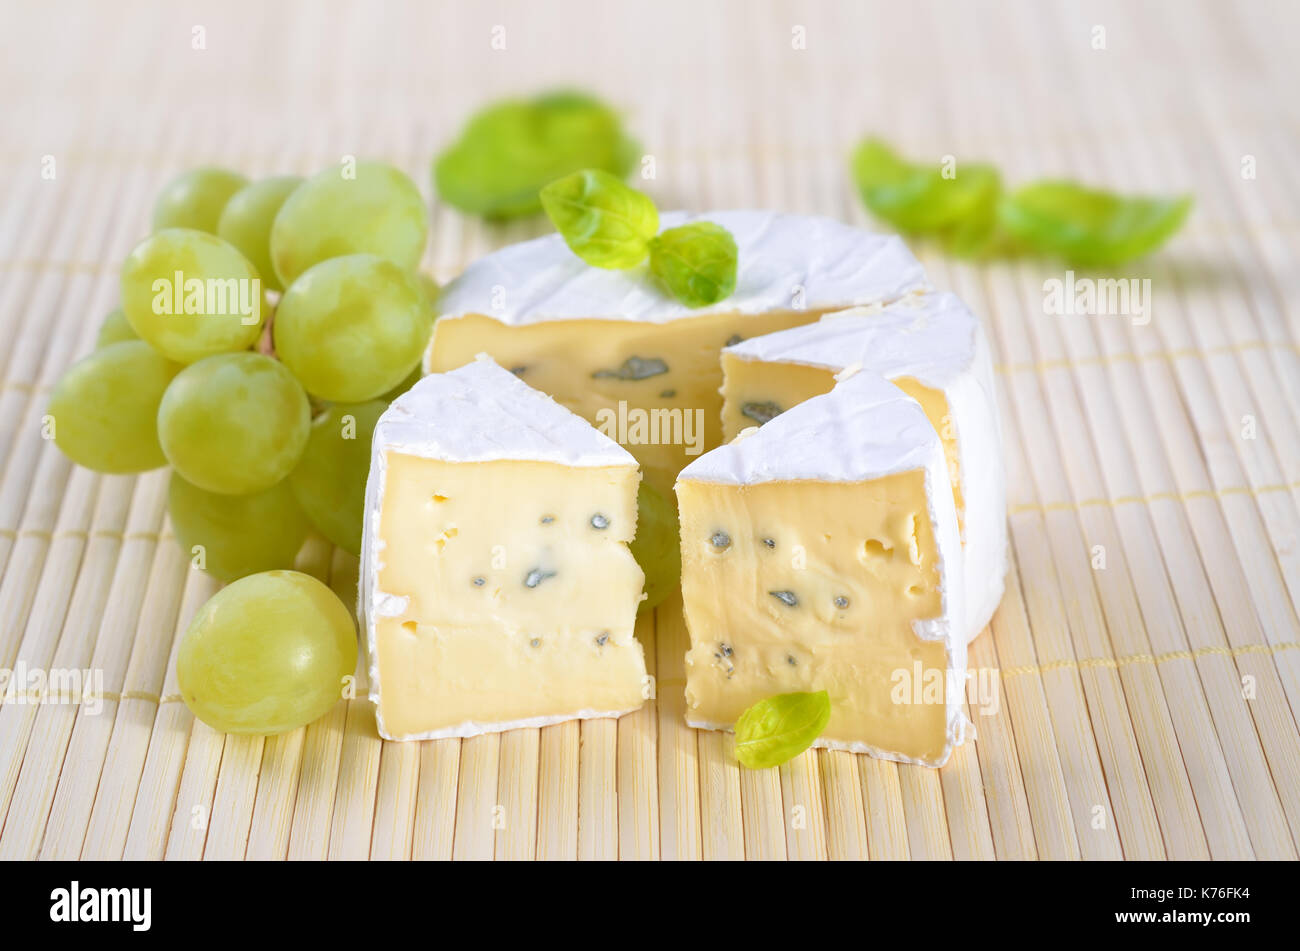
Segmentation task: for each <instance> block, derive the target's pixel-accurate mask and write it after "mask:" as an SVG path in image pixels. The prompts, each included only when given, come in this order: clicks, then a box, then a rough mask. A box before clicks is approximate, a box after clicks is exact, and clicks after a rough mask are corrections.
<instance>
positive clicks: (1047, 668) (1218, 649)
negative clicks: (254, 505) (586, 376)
mask: <svg viewBox="0 0 1300 951" xmlns="http://www.w3.org/2000/svg"><path fill="white" fill-rule="evenodd" d="M1293 650H1300V641H1286V642H1284V643H1281V644H1243V645H1241V646H1240V647H1223V646H1220V645H1207V646H1205V647H1198V648H1196V649H1195V650H1178V651H1167V652H1166V653H1163V654H1128V655H1126V656H1124V657H1085V658H1083V659H1082V660H1072V659H1064V660H1049V661H1047V662H1045V663H1042V664H1026V665H1023V666H1020V667H1003V668H1001V669H1000V670H999V673H1000V674H1001V676H1003V677H1018V676H1022V675H1025V674H1045V673H1050V672H1052V671H1055V670H1090V669H1097V668H1104V669H1106V670H1117V669H1118V668H1120V667H1126V666H1130V665H1132V664H1163V663H1165V662H1166V661H1171V660H1196V659H1197V658H1200V657H1210V656H1214V655H1230V656H1232V657H1241V656H1243V655H1245V654H1280V653H1282V652H1283V651H1293ZM685 683H686V681H685V680H683V679H681V678H680V677H668V678H665V679H663V680H657V681H656V682H655V684H656V686H657V687H680V686H684V685H685ZM367 689H368V688H367ZM16 695H17V696H20V697H23V698H24V699H27V700H41V699H45V701H46V702H47V703H48V702H50V700H49V695H47V694H42V693H41V692H40V691H39V690H23V691H16ZM93 696H94V698H95V699H98V700H107V701H109V702H110V703H120V702H122V701H123V700H143V701H145V702H146V703H153V704H157V705H159V706H162V705H163V704H167V703H184V702H185V698H184V697H182V696H181V695H180V694H178V693H169V694H163V695H162V696H159V695H158V694H156V693H150V692H149V691H146V690H125V691H122V692H121V693H114V692H112V691H108V690H105V691H103V692H102V693H98V694H94V695H93ZM57 699H58V702H59V703H67V704H74V703H77V702H78V701H80V700H81V699H82V696H81V694H75V693H67V692H61V693H59V694H58V695H57ZM353 699H356V700H366V699H367V698H366V697H364V696H362V695H360V694H358V696H356V697H355V698H353ZM3 705H4V697H3V696H2V695H0V706H3Z"/></svg>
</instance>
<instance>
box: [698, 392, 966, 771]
mask: <svg viewBox="0 0 1300 951" xmlns="http://www.w3.org/2000/svg"><path fill="white" fill-rule="evenodd" d="M676 488H677V497H678V504H679V506H680V511H681V533H682V536H681V537H682V596H683V600H684V603H685V610H686V624H687V628H688V630H689V632H690V642H691V643H690V650H689V651H688V653H687V655H686V705H687V711H686V718H687V722H688V723H689V724H690V725H691V726H695V727H700V728H705V729H729V728H731V726H732V725H733V724H734V723H735V721H736V719H737V718H738V717H739V716H740V714H741V713H742V712H743V711H744V710H745V709H746V708H747V707H749V706H751V705H752V704H754V703H756V702H758V701H759V700H762V699H763V698H765V697H770V696H772V695H775V694H781V693H791V692H800V691H815V690H826V691H827V692H828V693H829V694H830V698H831V718H830V723H829V725H828V726H827V728H826V730H825V732H824V733H823V735H822V736H821V738H820V739H818V740H817V742H816V744H815V745H817V746H823V747H829V748H831V749H844V750H852V751H854V752H860V753H869V754H871V755H874V756H880V757H884V758H886V759H893V760H898V761H901V762H908V763H920V764H924V765H927V766H939V765H942V764H943V763H944V762H945V761H947V759H948V756H949V754H950V753H951V751H952V749H953V747H954V746H956V745H957V744H959V743H961V742H962V741H963V739H964V738H965V736H966V733H967V730H968V728H969V723H968V721H967V720H966V717H965V715H964V714H963V712H962V702H963V699H964V687H965V671H966V637H965V630H964V627H963V618H964V614H963V611H964V604H963V590H962V581H963V579H962V571H961V540H960V536H959V531H958V527H957V511H956V507H955V506H954V504H953V497H952V490H951V488H950V486H949V482H948V474H947V464H946V462H945V460H944V453H943V444H942V442H941V441H940V439H939V437H938V435H937V433H936V432H935V430H934V427H933V426H931V425H930V422H929V420H928V419H927V418H926V415H925V412H924V411H923V410H922V408H921V406H920V405H919V404H918V403H917V402H916V401H915V400H913V399H912V398H911V397H909V396H907V395H906V394H905V393H904V392H903V391H902V390H901V389H899V388H898V387H897V386H895V385H893V384H892V383H889V382H888V381H886V380H885V379H884V378H883V377H880V376H877V375H875V374H873V373H870V372H868V371H860V372H857V373H855V374H854V375H852V376H850V377H849V378H847V379H845V380H844V381H843V382H841V383H839V384H838V385H837V386H836V387H835V389H833V390H832V391H831V392H830V393H828V394H825V395H821V396H814V397H812V398H811V399H808V400H806V401H805V402H803V403H801V404H800V405H798V406H796V407H795V408H794V409H792V410H790V411H788V412H786V413H783V414H782V415H780V416H777V417H776V418H775V419H773V420H772V421H771V422H769V423H767V424H766V425H765V426H763V427H762V428H761V429H756V430H749V431H747V432H745V433H742V434H741V436H740V438H738V439H736V440H735V441H733V442H731V443H728V444H727V445H725V446H722V447H720V448H718V449H715V450H713V451H712V452H710V453H708V454H707V455H705V456H702V457H701V458H699V459H697V460H696V461H695V462H693V463H691V464H690V465H689V466H687V467H686V468H685V469H684V470H683V471H682V473H681V475H680V477H679V478H678V482H677V487H676Z"/></svg>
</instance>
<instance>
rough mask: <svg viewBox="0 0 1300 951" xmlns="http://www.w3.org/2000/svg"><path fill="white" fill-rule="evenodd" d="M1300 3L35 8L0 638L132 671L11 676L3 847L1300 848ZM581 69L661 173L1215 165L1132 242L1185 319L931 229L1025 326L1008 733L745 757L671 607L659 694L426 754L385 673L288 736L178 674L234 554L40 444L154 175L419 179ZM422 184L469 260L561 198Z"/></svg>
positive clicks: (723, 181) (1004, 398)
mask: <svg viewBox="0 0 1300 951" xmlns="http://www.w3.org/2000/svg"><path fill="white" fill-rule="evenodd" d="M1298 37H1300V11H1297V10H1296V8H1295V6H1294V5H1293V4H1286V3H1273V4H1269V3H1258V2H1251V3H1245V4H1238V5H1232V6H1228V5H1224V4H1219V3H1212V2H1197V3H1185V2H1167V3H1158V2H1149V3H1141V4H1135V3H1127V2H1113V3H1062V4H1051V3H1042V2H1031V0H1026V2H1023V3H998V4H991V3H990V4H982V3H980V4H974V3H956V2H954V3H937V2H936V3H927V4H912V3H909V4H899V3H872V4H863V3H848V2H846V3H825V4H803V3H791V4H782V3H773V2H768V3H749V2H741V0H735V2H730V3H707V4H706V3H698V2H674V3H654V4H600V5H595V4H577V3H574V4H572V5H569V4H554V3H553V4H535V3H510V2H500V3H494V4H437V3H433V4H429V3H412V4H410V5H405V4H399V3H389V4H374V3H347V2H342V0H329V2H324V3H309V2H301V3H283V4H281V3H277V4H266V3H260V2H252V0H248V2H235V3H232V2H224V0H223V2H213V3H198V4H195V3H187V2H173V3H115V4H111V5H107V4H92V3H42V4H29V5H18V4H8V5H7V6H6V8H5V12H4V23H3V28H0V89H4V90H5V95H4V102H5V108H4V110H3V112H2V113H0V167H3V170H4V176H3V179H0V194H2V195H3V204H2V205H0V453H3V455H2V457H0V460H2V461H0V571H2V572H3V574H2V577H0V668H8V669H13V668H22V667H25V668H27V669H28V670H52V669H82V668H90V669H92V670H94V671H97V672H100V673H101V675H102V677H103V689H104V691H105V700H104V702H103V704H102V709H98V710H92V709H90V708H83V707H79V706H76V705H72V704H67V703H64V704H45V705H37V704H32V703H23V702H18V701H17V700H14V701H11V702H7V703H4V704H3V705H0V857H5V858H27V857H48V858H76V857H79V856H80V857H85V858H119V857H129V858H158V857H168V858H192V859H196V858H240V857H248V858H365V857H371V858H412V857H413V858H503V859H504V858H567V859H575V858H624V859H638V858H664V859H686V858H707V859H715V858H741V857H744V858H810V859H820V858H836V859H838V858H960V859H968V858H1033V857H1040V858H1119V857H1123V858H1177V859H1181V858H1199V857H1213V858H1242V857H1244V858H1249V857H1259V858H1292V859H1294V858H1296V857H1297V853H1298V851H1300V731H1298V730H1297V713H1298V712H1300V619H1298V617H1297V605H1298V604H1300V421H1298V419H1297V416H1298V415H1300V414H1298V410H1300V288H1298V287H1297V284H1298V282H1300V268H1297V266H1296V260H1297V254H1298V252H1300V172H1298V171H1297V169H1300V161H1298V160H1300V116H1298V115H1297V107H1296V104H1295V103H1296V99H1295V84H1294V64H1295V63H1296V62H1297V59H1298V58H1300V55H1298V54H1300V49H1298V48H1297V46H1298V44H1300V40H1298V39H1297V38H1298ZM502 41H504V47H505V48H504V49H499V48H495V47H498V46H501V45H502ZM562 82H571V83H573V84H575V85H579V86H583V87H587V88H592V89H595V90H597V91H599V92H600V93H601V94H602V95H605V96H606V97H608V98H610V99H611V100H612V101H615V102H617V103H619V104H621V105H623V106H624V107H626V108H627V110H628V113H629V121H630V123H631V125H632V126H633V128H634V129H635V132H636V134H637V135H638V136H639V137H640V139H641V141H642V143H643V145H644V148H645V151H646V152H647V153H648V154H650V155H653V156H654V159H655V161H654V168H655V177H654V179H653V180H648V181H645V182H644V183H643V184H644V185H645V187H646V188H647V189H648V190H649V191H650V192H651V193H652V194H653V195H654V196H655V198H656V200H657V201H658V203H659V205H660V207H662V208H670V207H687V208H695V209H709V208H721V207H765V208H779V209H785V210H790V211H796V212H806V213H818V214H828V215H833V216H836V217H839V218H841V219H844V220H849V221H855V222H859V223H863V224H867V223H868V219H867V217H866V215H865V214H864V212H863V210H862V208H861V206H860V204H859V202H858V200H857V198H856V196H855V195H854V193H853V190H852V187H851V184H850V182H849V180H848V176H847V173H846V168H845V166H846V156H847V154H848V152H849V150H850V149H851V147H852V145H853V144H854V143H855V142H856V141H857V140H858V139H859V138H860V137H861V136H863V135H865V134H867V133H870V132H875V133H878V134H881V135H883V136H885V137H887V138H889V139H891V140H892V141H894V142H896V143H897V144H898V145H899V147H900V148H902V149H903V150H905V151H906V152H909V153H912V154H917V155H927V156H941V155H945V154H951V155H954V156H956V157H957V160H958V161H959V162H961V161H966V160H975V159H988V160H991V161H994V162H996V163H997V164H998V165H999V167H1001V168H1002V169H1003V171H1004V173H1005V174H1006V176H1007V178H1008V180H1009V181H1011V182H1018V181H1027V180H1030V179H1032V178H1039V177H1049V176H1060V177H1070V178H1076V179H1082V180H1087V181H1093V182H1098V183H1105V184H1107V185H1108V186H1111V187H1115V188H1118V189H1125V190H1133V191H1150V192H1172V191H1179V190H1187V191H1191V192H1193V193H1194V194H1195V195H1196V198H1197V208H1196V211H1195V214H1194V216H1193V217H1192V219H1191V220H1190V222H1189V224H1188V226H1187V228H1186V230H1185V231H1184V233H1183V234H1181V235H1180V236H1179V237H1178V238H1177V239H1176V240H1175V241H1174V242H1173V243H1172V244H1171V245H1170V246H1169V247H1168V248H1167V249H1166V250H1165V251H1163V252H1162V253H1160V254H1159V255H1157V256H1155V257H1153V258H1152V259H1150V260H1149V261H1146V262H1141V263H1140V264H1137V265H1134V266H1132V267H1131V268H1127V269H1124V271H1123V272H1122V274H1120V275H1117V276H1124V277H1136V278H1149V279H1150V281H1151V301H1152V304H1151V310H1150V320H1149V322H1143V321H1141V320H1135V319H1133V318H1132V317H1123V316H1113V317H1086V316H1073V317H1061V316H1055V315H1052V314H1048V313H1046V311H1045V308H1044V281H1046V280H1049V279H1052V278H1056V279H1063V278H1064V276H1065V274H1064V270H1063V269H1062V267H1061V266H1060V265H1057V264H1052V263H1050V262H1046V263H1045V262H1039V261H1020V262H1010V263H1008V262H1001V263H995V264H989V265H976V264H972V263H970V262H963V261H955V260H952V259H948V258H945V257H944V256H942V255H941V254H939V253H938V252H937V251H936V250H935V249H933V248H930V247H925V246H921V247H918V248H917V251H918V254H919V255H920V256H921V257H922V259H923V261H924V263H925V265H926V267H927V268H928V270H929V272H930V274H931V277H932V280H933V282H934V283H935V284H936V285H937V286H939V287H942V288H949V289H952V290H955V291H957V292H958V293H960V294H961V295H963V296H964V297H965V298H966V299H967V301H969V303H970V304H971V305H972V307H974V308H975V309H976V310H977V312H978V313H980V314H981V315H982V317H983V319H984V321H985V325H986V327H987V329H988V332H989V334H990V338H991V340H992V344H993V349H994V353H995V360H996V362H997V369H998V376H999V382H1000V385H1001V393H1000V398H1001V403H1002V412H1003V423H1004V430H1005V437H1006V450H1007V459H1006V465H1007V470H1008V475H1009V494H1010V513H1009V519H1010V531H1011V538H1012V543H1013V545H1012V554H1013V560H1012V566H1011V574H1010V577H1009V584H1008V591H1007V595H1006V598H1005V600H1004V602H1003V604H1002V607H1001V609H1000V610H999V612H998V614H997V616H996V618H995V619H994V622H993V624H992V627H991V630H989V631H986V632H985V633H984V634H983V635H982V636H981V637H980V638H979V639H978V640H977V641H976V642H975V644H974V645H973V648H972V652H971V665H972V668H973V670H974V672H975V674H976V675H977V676H976V680H975V681H974V682H973V685H972V689H971V695H970V698H971V704H970V713H971V715H972V718H973V719H974V720H975V722H976V725H977V728H978V731H979V739H978V741H977V742H976V743H975V744H973V745H967V746H965V747H963V748H961V749H960V750H959V751H958V752H957V753H956V754H955V756H954V757H953V760H952V762H951V763H950V764H949V765H948V766H947V767H945V768H944V769H942V770H940V771H934V770H925V769H917V768H911V767H900V766H897V765H895V764H892V763H885V762H880V761H877V760H872V759H868V758H865V757H857V756H853V755H850V754H846V753H839V752H829V751H814V752H808V753H805V754H803V755H802V756H800V757H799V758H798V759H796V760H795V761H794V762H792V763H790V764H789V765H788V766H785V767H782V768H781V769H780V770H769V771H764V772H747V771H743V770H741V769H739V768H738V767H737V765H736V764H735V762H734V760H733V759H732V757H731V755H730V742H731V741H730V739H729V738H728V737H726V736H724V735H721V734H716V733H708V732H699V733H697V732H695V731H693V730H690V729H688V728H687V727H685V726H684V725H683V723H682V708H683V699H682V693H681V689H682V684H683V651H684V649H685V646H686V632H685V629H684V626H683V623H682V619H681V614H680V602H676V603H673V602H670V603H668V604H667V605H665V606H664V607H663V608H661V609H660V610H659V611H658V612H656V614H655V616H654V617H653V618H647V619H645V620H644V621H643V623H642V625H641V626H640V628H639V629H638V634H639V635H640V637H641V638H642V639H643V642H644V643H645V645H646V648H647V654H648V657H649V660H650V664H651V667H652V671H653V673H654V674H655V675H656V677H657V679H658V691H659V697H658V700H657V702H655V703H653V704H651V705H648V706H647V707H645V708H644V709H643V710H641V711H640V712H638V713H635V714H632V715H630V716H627V717H625V718H623V719H622V720H619V721H617V722H615V721H589V722H585V723H581V724H579V723H566V724H560V725H558V726H553V727H548V728H546V729H542V730H519V731H514V732H511V733H508V734H503V735H500V736H482V737H475V738H473V739H469V740H464V741H459V740H444V741H437V742H428V743H419V744H395V743H385V742H382V741H380V740H379V739H378V737H377V735H376V734H375V728H374V721H373V716H372V712H371V709H370V706H369V704H368V703H367V702H366V701H364V700H355V701H347V702H341V703H340V704H339V705H338V706H337V707H336V708H335V709H334V710H333V711H331V712H330V713H329V714H328V715H327V716H326V717H324V718H323V719H322V720H320V721H319V722H317V723H314V724H312V725H311V726H309V727H307V728H305V729H303V730H299V731H297V732H296V733H292V734H289V735H286V736H279V737H274V738H270V739H265V740H263V739H251V738H244V737H224V736H221V735H219V734H216V733H214V732H213V731H211V730H209V729H208V728H206V727H205V726H203V725H202V724H200V723H196V722H195V721H194V719H193V717H192V716H191V715H190V714H189V712H188V710H187V709H186V707H185V706H184V704H183V703H181V702H180V701H179V698H178V697H177V688H176V682H175V673H174V652H175V649H176V643H177V635H178V633H179V632H182V631H184V629H185V627H186V625H187V623H188V621H189V620H190V618H191V617H192V616H193V614H194V612H195V611H196V610H197V609H198V607H199V606H200V605H201V604H202V603H203V601H204V600H205V599H206V598H208V597H209V596H210V595H211V594H212V593H213V592H214V591H215V590H216V584H215V583H214V582H213V581H212V580H211V579H209V578H207V577H206V576H204V575H202V574H201V573H198V572H195V571H192V570H190V568H189V564H188V561H187V560H186V558H185V557H184V553H183V552H181V551H180V549H179V546H177V545H176V544H175V542H174V539H173V537H172V534H171V531H170V528H169V526H168V524H167V521H166V517H165V508H166V505H165V487H166V474H165V473H163V472H158V473H150V474H147V475H144V476H141V477H139V478H125V477H102V476H98V475H95V474H93V473H90V472H87V471H84V470H81V469H78V468H76V467H74V466H71V465H70V464H69V463H68V462H67V461H66V460H65V459H64V458H63V457H62V456H61V455H60V454H59V453H58V452H57V451H56V450H55V448H54V447H53V445H52V444H50V443H49V442H47V441H45V440H44V439H43V438H42V415H43V413H44V411H45V404H46V401H47V399H48V395H49V392H50V388H51V386H52V384H53V383H54V381H56V380H57V379H58V377H59V375H60V374H61V373H62V372H63V370H64V369H65V368H66V367H67V366H68V365H69V364H70V363H71V362H72V361H73V360H74V359H76V358H77V357H79V356H80V355H82V354H84V353H86V352H87V351H89V349H90V348H91V346H92V345H93V340H94V335H95V330H96V328H97V326H98V323H99V321H100V319H101V318H102V316H103V315H104V314H105V313H106V312H107V311H108V310H109V309H110V308H111V307H112V306H113V304H114V299H115V296H116V293H117V279H116V272H117V268H118V265H119V262H120V261H121V260H122V258H123V257H124V256H125V254H126V252H127V251H128V250H129V249H130V248H131V246H132V245H133V244H134V242H135V241H136V240H138V238H139V237H141V236H142V234H143V233H144V232H145V230H146V228H147V224H148V209H149V206H150V203H151V201H152V198H153V196H154V194H155V193H156V192H157V190H158V188H159V187H160V185H161V184H162V182H163V181H165V180H166V179H167V178H168V177H169V176H171V175H172V174H174V173H176V172H177V171H179V170H181V169H183V168H186V167H189V166H193V165H196V164H200V163H216V164H228V165H232V166H236V167H239V168H242V169H244V170H245V171H247V172H248V173H250V174H253V175H258V174H265V173H270V172H286V171H294V172H311V171H313V170H315V169H317V168H320V167H323V166H325V165H326V164H328V163H332V162H335V161H338V159H339V158H340V156H343V155H363V156H377V157H383V158H386V159H388V160H390V161H393V162H395V163H397V164H399V165H401V166H402V167H404V168H406V169H408V171H410V172H411V173H412V174H413V175H414V176H415V177H416V180H417V181H418V182H419V183H420V184H421V187H422V188H424V189H426V191H427V189H428V187H429V186H428V162H429V159H430V158H431V156H432V155H433V154H434V153H435V152H436V150H437V148H438V147H439V145H440V144H442V143H445V142H446V141H447V139H448V138H449V137H450V136H451V135H452V134H453V133H454V131H455V129H456V128H457V126H458V124H459V123H460V122H461V121H462V120H463V118H464V117H465V116H466V115H467V114H468V113H469V112H470V111H471V110H472V109H473V108H475V107H476V106H478V105H479V104H481V103H482V102H483V101H484V100H486V99H488V98H490V97H493V96H496V95H500V94H503V93H507V92H521V91H522V92H526V91H532V90H535V89H539V88H545V87H547V86H551V85H554V84H556V83H562ZM51 170H53V172H54V174H53V176H52V177H50V175H49V172H50V171H51ZM432 207H433V212H432V213H433V226H432V240H431V243H430V248H429V251H428V255H427V257H426V261H425V264H426V267H427V268H428V269H429V270H430V271H431V272H432V273H433V274H434V275H435V276H436V277H437V278H438V279H439V280H443V281H445V280H448V279H450V278H451V277H453V276H454V275H455V274H456V273H457V272H458V271H459V270H460V269H461V268H462V267H463V266H464V264H465V263H466V262H467V261H470V260H472V259H473V258H475V257H476V256H478V255H480V254H482V253H484V252H485V251H487V250H490V249H491V248H494V247H497V246H500V245H502V244H505V243H507V242H510V241H514V240H518V239H520V238H522V237H527V236H530V235H532V234H535V233H538V232H539V231H540V230H541V229H542V228H543V225H542V224H538V223H536V222H530V223H526V224H521V225H512V226H508V227H504V228H501V227H491V226H487V225H484V224H483V223H481V222H477V221H474V220H470V219H466V218H464V217H462V216H460V215H458V214H456V213H455V212H453V211H451V210H449V209H447V208H445V207H442V206H440V205H438V204H436V203H434V204H433V206H432ZM301 567H302V569H303V570H305V571H309V572H311V573H312V574H314V575H316V576H317V577H320V578H322V579H326V580H327V581H328V582H329V583H330V584H331V585H332V586H333V587H334V588H335V590H337V591H338V592H339V594H340V595H341V596H342V597H343V598H344V599H345V600H351V599H352V598H353V592H354V590H355V584H356V573H357V565H356V561H355V559H353V558H351V557H350V556H347V555H345V554H343V553H340V552H337V551H333V550H331V549H330V548H329V547H328V546H326V545H324V544H323V543H321V542H311V543H309V544H308V546H307V548H306V550H304V552H303V553H302V556H301ZM980 683H983V684H984V685H985V688H986V689H984V690H977V687H978V685H979V684H980ZM993 688H995V692H990V691H991V690H993ZM363 691H364V687H363ZM362 695H364V692H363V694H362ZM993 699H996V703H993V702H991V700H993Z"/></svg>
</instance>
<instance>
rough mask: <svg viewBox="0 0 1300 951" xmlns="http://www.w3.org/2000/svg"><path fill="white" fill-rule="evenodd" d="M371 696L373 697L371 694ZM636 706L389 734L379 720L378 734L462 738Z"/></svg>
mask: <svg viewBox="0 0 1300 951" xmlns="http://www.w3.org/2000/svg"><path fill="white" fill-rule="evenodd" d="M371 699H372V700H373V699H374V697H373V696H372V697H371ZM640 709H641V707H640V706H636V707H628V708H627V709H626V710H579V711H578V712H577V713H561V714H554V715H552V716H546V717H526V718H525V719H523V720H501V721H499V722H495V723H489V722H482V721H478V720H466V721H465V722H464V723H457V724H456V725H455V726H449V727H444V728H443V729H441V730H429V731H428V732H426V733H403V734H401V735H400V736H390V735H389V734H387V733H385V732H384V727H383V726H382V724H381V725H380V728H379V735H380V736H382V737H383V738H384V739H386V740H446V739H465V738H467V737H471V736H480V735H481V734H483V733H504V732H505V731H506V730H525V729H537V728H540V727H544V726H552V725H554V724H556V723H564V722H565V721H567V720H603V719H607V718H610V717H613V718H618V717H621V716H624V715H626V714H628V713H632V712H633V711H635V710H640ZM375 718H376V719H378V718H379V713H378V710H377V709H376V712H375Z"/></svg>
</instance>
